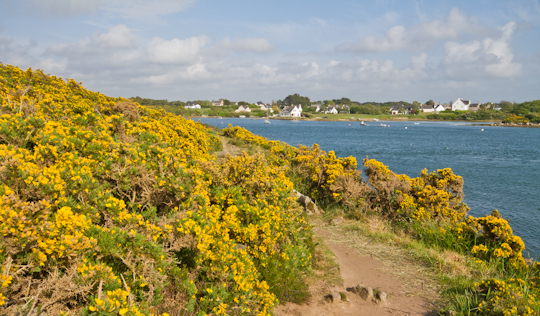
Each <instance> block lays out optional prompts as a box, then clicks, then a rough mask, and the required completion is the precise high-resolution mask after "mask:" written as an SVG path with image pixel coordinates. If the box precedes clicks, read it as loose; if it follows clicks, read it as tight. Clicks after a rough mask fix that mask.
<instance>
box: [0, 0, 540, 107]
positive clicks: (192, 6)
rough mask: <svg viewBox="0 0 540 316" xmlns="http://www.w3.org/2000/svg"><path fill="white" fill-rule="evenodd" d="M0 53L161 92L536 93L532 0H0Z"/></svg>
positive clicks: (538, 40) (155, 94)
mask: <svg viewBox="0 0 540 316" xmlns="http://www.w3.org/2000/svg"><path fill="white" fill-rule="evenodd" d="M0 6H1V7H2V8H3V9H2V10H1V11H0V62H2V63H4V64H12V65H16V66H19V67H21V68H24V69H26V68H28V67H32V68H40V69H43V70H44V71H45V72H46V73H51V74H54V75H57V76H61V77H63V78H66V79H67V78H74V79H75V80H77V81H82V82H83V84H84V85H85V86H86V87H87V88H89V89H92V90H95V91H100V92H103V93H105V94H107V95H111V96H123V97H131V96H141V97H149V98H155V99H169V100H182V101H187V100H198V99H206V100H212V99H218V98H226V99H229V100H232V101H236V100H245V101H251V102H256V101H259V100H260V101H265V102H270V101H272V100H277V99H283V98H284V97H286V96H287V95H289V94H293V93H299V94H301V95H305V96H308V97H310V99H311V100H313V101H315V100H325V99H334V98H341V97H348V98H350V99H352V100H356V101H360V102H367V101H391V100H395V101H398V100H404V101H409V102H412V101H415V100H416V101H419V102H425V101H427V100H430V99H433V100H435V101H439V102H448V101H450V100H455V99H457V98H458V97H460V98H464V99H470V100H472V101H475V102H487V101H491V102H498V101H501V100H508V101H515V102H522V101H527V100H535V99H539V98H540V2H539V1H538V0H523V1H496V0H491V1H487V0H486V1H483V0H482V1H386V0H379V1H317V0H312V1H291V0H290V1H282V0H273V1H263V0H259V1H248V0H242V1H216V0H207V1H204V0H200V1H196V0H156V1H142V0H108V1H105V0H84V1H82V0H17V1H16V0H0Z"/></svg>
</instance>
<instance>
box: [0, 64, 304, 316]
mask: <svg viewBox="0 0 540 316" xmlns="http://www.w3.org/2000/svg"><path fill="white" fill-rule="evenodd" d="M272 145H273V146H275V148H279V146H282V145H280V144H279V143H277V142H274V143H272ZM285 148H286V147H283V146H282V147H281V149H279V150H283V151H286V150H287V149H285ZM220 149H221V142H220V141H219V139H218V138H217V137H215V136H212V135H211V134H210V133H209V132H208V130H207V129H206V128H204V126H203V125H201V124H199V123H196V122H193V121H191V120H186V119H184V118H182V117H177V116H174V115H171V114H167V113H165V112H162V111H156V110H151V109H147V108H144V107H141V106H139V105H138V104H136V103H133V102H131V101H129V100H126V99H122V98H111V97H107V96H104V95H102V94H100V93H95V92H92V91H88V90H86V89H85V88H84V87H82V86H81V84H79V83H77V82H75V81H74V80H72V79H70V80H68V81H67V82H66V81H64V80H62V79H61V78H57V77H54V76H50V75H45V74H44V73H43V72H42V71H40V70H36V71H32V70H31V69H28V70H27V71H22V70H20V69H19V68H17V67H13V66H10V65H3V64H0V234H2V235H1V236H2V238H1V239H0V267H1V269H2V270H1V271H2V274H0V315H9V314H13V313H18V312H23V313H25V314H31V313H32V310H33V311H36V310H38V309H39V310H41V311H42V312H46V313H47V314H51V315H58V314H62V315H67V314H72V315H74V314H81V313H83V314H87V315H152V314H153V315H156V314H159V313H163V315H165V314H166V313H165V312H173V313H176V314H178V313H182V314H194V315H203V314H208V313H212V314H260V315H265V314H269V313H270V312H271V309H272V308H273V306H274V305H275V304H277V302H278V300H284V301H286V300H291V299H292V298H291V297H287V295H289V294H286V293H292V292H294V291H295V290H296V291H298V292H302V291H304V292H305V289H304V288H302V286H305V284H304V283H303V275H305V273H306V272H307V271H309V266H310V262H311V252H312V246H311V245H310V242H311V235H310V228H309V226H308V225H307V224H306V222H305V221H304V219H303V217H302V214H301V213H300V212H299V211H297V210H296V208H295V205H296V204H295V202H294V200H293V199H292V197H291V193H292V192H291V191H292V184H291V182H290V180H289V179H288V178H287V176H286V169H285V168H284V167H279V166H278V164H279V161H277V160H276V161H274V162H266V161H265V160H264V159H262V157H250V156H247V155H244V156H241V157H238V158H227V159H224V160H222V161H217V160H216V159H218V158H216V156H215V155H213V152H215V151H218V150H220ZM276 150H277V151H276V152H278V151H279V150H278V149H276ZM281 163H284V162H283V161H282V162H281ZM269 271H273V272H272V273H270V272H269ZM276 271H277V272H281V271H288V272H287V273H282V274H279V273H276ZM284 284H285V285H284ZM289 285H290V286H289ZM292 285H295V286H296V287H293V286H292ZM287 291H288V292H287ZM29 301H32V304H27V302H29Z"/></svg>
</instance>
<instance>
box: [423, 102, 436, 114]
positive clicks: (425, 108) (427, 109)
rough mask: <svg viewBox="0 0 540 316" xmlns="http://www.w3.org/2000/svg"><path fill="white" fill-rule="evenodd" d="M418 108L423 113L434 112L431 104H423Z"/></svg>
mask: <svg viewBox="0 0 540 316" xmlns="http://www.w3.org/2000/svg"><path fill="white" fill-rule="evenodd" d="M420 108H421V109H422V112H424V113H429V112H435V107H434V106H433V105H429V104H423V105H422V106H421V107H420Z"/></svg>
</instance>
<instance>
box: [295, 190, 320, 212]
mask: <svg viewBox="0 0 540 316" xmlns="http://www.w3.org/2000/svg"><path fill="white" fill-rule="evenodd" d="M293 192H294V194H295V196H296V201H297V202H298V203H300V205H302V206H303V207H304V210H305V211H306V213H308V214H309V215H313V214H322V213H324V210H323V209H322V208H320V207H318V206H317V204H315V202H313V200H312V199H311V198H310V197H309V196H307V195H304V194H302V193H300V192H298V191H296V190H293Z"/></svg>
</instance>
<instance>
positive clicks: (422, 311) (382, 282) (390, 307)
mask: <svg viewBox="0 0 540 316" xmlns="http://www.w3.org/2000/svg"><path fill="white" fill-rule="evenodd" d="M315 233H316V234H317V235H318V236H319V237H321V238H322V240H323V241H324V243H325V244H326V246H327V247H328V248H329V249H330V250H331V251H332V252H333V253H334V254H335V256H336V262H337V263H338V264H339V267H340V272H341V277H342V278H343V281H344V284H343V285H344V286H343V287H333V288H330V287H325V286H324V285H323V286H319V287H318V288H312V294H313V297H312V299H311V301H310V302H308V303H307V304H302V305H296V304H292V303H289V304H286V305H284V306H279V307H277V308H276V310H275V313H276V315H298V316H300V315H321V316H322V315H325V316H333V315H336V316H337V315H369V316H378V315H437V313H436V312H434V311H432V310H430V309H429V307H428V304H427V303H426V301H424V300H423V299H422V298H420V297H418V296H416V295H415V294H413V293H411V292H409V291H407V290H406V289H405V287H404V286H403V284H402V282H401V281H400V280H399V279H398V278H396V277H395V276H393V275H391V274H390V273H388V272H386V270H387V269H389V267H388V266H386V265H385V264H384V263H383V262H381V261H379V260H376V259H373V258H371V257H370V256H361V255H359V254H358V253H357V251H356V250H355V249H354V248H351V247H349V246H348V245H346V244H343V243H340V242H337V241H336V239H337V238H333V237H334V233H333V232H331V231H329V230H326V229H324V228H322V227H318V228H316V229H315ZM358 284H364V285H365V286H367V287H371V288H373V289H378V290H380V291H382V292H385V293H386V294H387V295H388V304H386V305H384V306H382V305H379V304H377V303H375V302H374V301H371V300H369V301H365V300H364V299H362V298H361V297H360V296H359V295H358V294H355V293H352V292H351V291H350V289H351V287H353V286H356V285H358ZM420 290H421V289H418V291H420ZM332 291H338V292H345V293H346V295H347V299H348V301H342V302H339V303H328V302H325V300H324V296H325V295H326V294H329V293H331V292H332Z"/></svg>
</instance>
